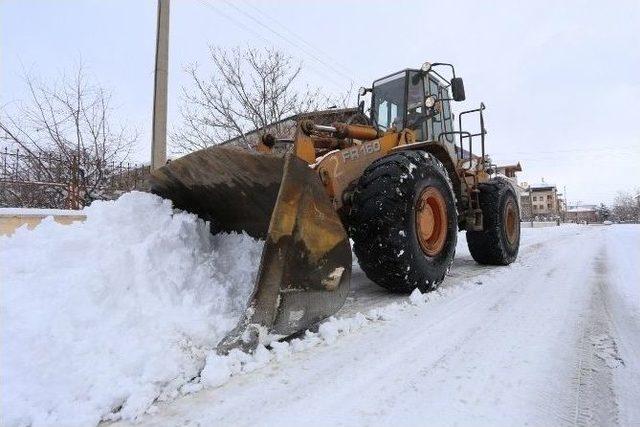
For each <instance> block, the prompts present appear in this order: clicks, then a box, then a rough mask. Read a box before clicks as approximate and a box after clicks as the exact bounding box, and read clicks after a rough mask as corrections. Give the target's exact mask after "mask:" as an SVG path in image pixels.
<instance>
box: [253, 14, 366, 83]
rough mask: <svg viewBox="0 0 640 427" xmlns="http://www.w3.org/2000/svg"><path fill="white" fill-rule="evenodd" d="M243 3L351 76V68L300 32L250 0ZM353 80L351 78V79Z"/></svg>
mask: <svg viewBox="0 0 640 427" xmlns="http://www.w3.org/2000/svg"><path fill="white" fill-rule="evenodd" d="M243 4H244V5H245V6H248V7H250V8H251V9H253V10H255V11H256V12H258V13H259V14H261V15H262V16H264V17H266V18H267V19H270V20H271V21H272V22H274V23H276V24H277V25H278V26H279V27H280V28H282V29H283V30H285V31H286V32H288V33H289V34H290V35H292V36H293V37H295V38H296V39H297V40H300V41H301V42H302V43H304V44H305V45H307V46H308V47H309V48H311V49H313V50H314V51H316V52H319V53H321V54H322V55H324V56H325V57H326V58H327V59H329V60H330V61H332V62H333V63H334V64H336V65H337V66H339V67H340V68H342V69H343V70H344V71H345V72H347V73H348V74H349V75H350V76H353V74H354V73H353V70H351V69H350V68H348V67H347V66H345V65H344V64H342V63H341V62H340V61H338V60H337V59H336V58H334V57H332V56H331V54H329V53H327V52H326V51H324V50H322V49H321V48H319V47H317V46H315V45H313V44H311V43H310V42H308V41H307V40H305V38H304V37H302V36H301V35H300V34H298V33H296V32H294V31H292V30H291V29H290V28H289V27H287V26H286V25H284V24H283V23H281V22H280V21H279V20H277V19H276V18H274V17H273V16H271V15H270V14H268V13H267V12H265V11H264V10H262V9H260V8H259V7H257V6H255V5H253V4H251V3H250V2H247V1H245V2H243ZM352 81H353V80H352Z"/></svg>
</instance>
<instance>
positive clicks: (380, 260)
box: [349, 151, 458, 292]
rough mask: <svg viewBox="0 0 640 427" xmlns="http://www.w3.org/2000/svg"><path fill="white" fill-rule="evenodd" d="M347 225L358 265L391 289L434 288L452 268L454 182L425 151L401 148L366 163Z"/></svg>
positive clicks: (455, 239)
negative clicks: (403, 149) (368, 163)
mask: <svg viewBox="0 0 640 427" xmlns="http://www.w3.org/2000/svg"><path fill="white" fill-rule="evenodd" d="M349 223H350V226H349V232H350V235H351V237H352V239H353V242H354V252H355V254H356V256H357V257H358V262H359V263H360V267H361V268H362V270H363V271H364V272H365V274H366V275H367V277H368V278H369V279H371V280H372V281H373V282H375V283H376V284H378V285H380V286H382V287H384V288H386V289H388V290H390V291H394V292H411V291H413V290H414V289H415V288H418V289H420V291H422V292H426V291H430V290H433V289H435V287H436V286H437V285H438V284H440V282H442V281H443V280H444V277H445V275H446V274H447V272H448V271H449V268H450V267H451V263H452V262H453V257H454V254H455V249H456V242H457V236H458V234H457V224H458V217H457V211H456V207H455V196H454V192H453V186H452V184H451V180H450V179H449V176H448V174H447V171H446V170H445V168H444V166H443V165H442V163H440V162H439V161H438V160H437V159H436V158H435V157H433V156H431V155H429V154H427V153H425V152H421V151H401V152H398V153H394V154H390V155H388V156H386V157H383V158H381V159H379V160H377V161H375V162H374V163H372V164H371V165H369V167H368V168H367V169H366V170H365V172H364V174H363V175H362V177H361V178H360V180H359V182H358V185H357V187H356V190H355V192H354V195H353V204H352V209H351V214H350V221H349Z"/></svg>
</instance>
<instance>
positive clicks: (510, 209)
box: [504, 200, 518, 245]
mask: <svg viewBox="0 0 640 427" xmlns="http://www.w3.org/2000/svg"><path fill="white" fill-rule="evenodd" d="M504 224H505V231H506V234H507V240H508V241H509V243H510V244H512V245H513V244H514V243H515V242H516V240H517V239H518V215H517V212H516V207H515V204H514V202H513V200H508V201H507V203H506V204H505V206H504Z"/></svg>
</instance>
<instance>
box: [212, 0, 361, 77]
mask: <svg viewBox="0 0 640 427" xmlns="http://www.w3.org/2000/svg"><path fill="white" fill-rule="evenodd" d="M222 1H223V2H224V3H225V4H227V5H228V6H230V7H232V8H233V9H235V10H236V11H238V12H239V13H241V14H242V15H244V16H245V17H247V18H248V19H250V20H252V21H253V22H255V23H256V24H258V25H260V26H261V27H263V28H265V29H266V30H267V31H269V32H271V33H273V34H275V35H276V36H278V37H280V38H281V39H282V40H284V41H285V42H287V43H289V44H290V45H291V46H293V47H295V48H296V49H298V50H300V51H301V52H302V53H303V54H305V55H307V56H309V57H310V58H312V59H314V60H315V61H316V62H318V63H320V64H322V65H324V66H325V67H327V68H330V69H331V70H333V71H334V72H335V73H336V74H339V75H341V76H342V77H344V78H345V79H347V80H348V81H349V82H350V83H352V84H353V83H355V82H354V79H352V78H351V77H350V76H348V75H346V74H345V73H343V72H342V71H340V70H338V69H337V68H335V67H333V66H332V65H330V64H327V63H326V62H325V61H323V60H322V59H320V58H318V57H317V56H316V55H314V54H313V53H311V52H309V50H308V49H305V48H303V47H301V46H300V45H298V44H297V43H295V42H293V41H291V40H289V38H287V37H285V36H283V35H282V34H281V33H279V32H278V31H276V30H274V29H273V28H271V27H270V26H268V25H265V24H264V23H262V22H261V21H260V20H259V19H258V18H256V17H255V16H253V15H252V14H250V13H248V12H246V11H245V10H243V9H241V8H239V7H238V6H236V5H235V4H233V3H231V2H230V1H229V0H222Z"/></svg>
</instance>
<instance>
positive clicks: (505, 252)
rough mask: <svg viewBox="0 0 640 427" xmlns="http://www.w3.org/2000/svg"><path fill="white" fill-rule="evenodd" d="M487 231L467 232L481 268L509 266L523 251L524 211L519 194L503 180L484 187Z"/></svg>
mask: <svg viewBox="0 0 640 427" xmlns="http://www.w3.org/2000/svg"><path fill="white" fill-rule="evenodd" d="M479 190H480V209H482V217H483V221H484V224H483V225H484V227H483V228H484V230H482V231H467V245H468V246H469V252H471V256H472V257H473V259H474V260H475V261H476V262H478V263H480V264H487V265H508V264H511V263H512V262H513V261H514V260H515V259H516V257H517V256H518V250H519V248H520V209H519V208H518V199H517V195H516V192H515V191H514V189H513V187H512V186H511V184H510V183H509V182H507V181H506V180H505V179H502V178H495V179H492V180H491V181H489V182H487V183H485V184H480V185H479Z"/></svg>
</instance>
